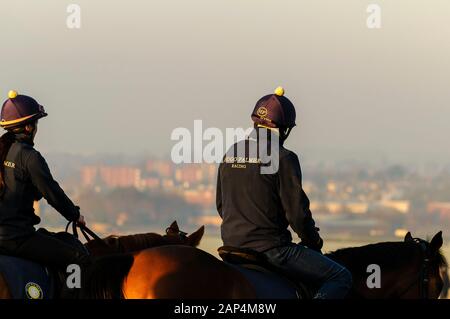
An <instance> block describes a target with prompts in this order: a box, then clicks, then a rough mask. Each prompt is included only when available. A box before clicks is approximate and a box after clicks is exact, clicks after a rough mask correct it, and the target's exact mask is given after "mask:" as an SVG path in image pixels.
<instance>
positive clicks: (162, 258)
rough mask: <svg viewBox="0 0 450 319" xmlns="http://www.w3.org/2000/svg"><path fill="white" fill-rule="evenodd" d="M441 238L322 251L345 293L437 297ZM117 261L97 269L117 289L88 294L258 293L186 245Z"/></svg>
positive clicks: (223, 295) (176, 295)
mask: <svg viewBox="0 0 450 319" xmlns="http://www.w3.org/2000/svg"><path fill="white" fill-rule="evenodd" d="M442 244H443V239H442V232H439V233H437V234H436V235H435V236H434V237H433V238H432V240H431V241H429V242H428V241H425V240H423V239H418V238H413V237H412V236H411V233H407V235H406V236H405V238H404V241H401V242H382V243H377V244H370V245H366V246H362V247H353V248H344V249H340V250H337V251H335V252H332V253H329V254H326V256H328V257H329V258H331V259H333V260H335V261H337V262H339V263H341V264H342V265H344V266H346V267H347V269H349V270H350V272H351V273H352V275H353V287H352V289H351V291H350V293H349V294H348V296H347V298H368V299H380V298H402V299H415V298H427V299H435V298H438V297H439V294H440V292H441V289H442V285H443V282H442V278H441V276H440V270H441V269H442V267H445V265H446V261H445V258H444V256H443V255H442V254H441V253H440V248H441V246H442ZM115 263H116V268H115V269H112V270H109V272H110V274H107V273H105V272H104V271H101V270H98V271H97V273H100V274H101V275H102V276H104V278H103V279H102V280H103V282H105V281H106V278H108V279H109V280H111V279H112V280H114V282H115V284H114V285H110V288H113V289H116V291H115V292H114V293H113V294H108V293H105V291H104V290H102V289H98V287H97V290H96V289H91V288H90V289H88V294H87V295H86V297H87V298H102V297H104V296H113V297H115V298H131V299H152V298H158V299H160V298H161V299H165V298H170V299H197V298H201V299H205V298H206V299H216V298H217V299H230V298H232V299H233V298H234V299H254V298H256V296H257V295H256V291H255V290H254V287H253V286H252V284H251V283H250V282H249V281H248V280H247V278H246V277H245V276H244V275H243V274H242V273H241V272H239V271H238V270H236V269H235V268H234V267H232V266H231V265H229V264H227V263H224V262H222V261H220V260H218V259H217V258H215V257H214V256H212V255H210V254H209V253H207V252H205V251H202V250H200V249H197V248H194V247H190V246H180V245H170V246H159V247H155V248H152V249H146V250H143V251H139V252H135V253H134V254H132V256H129V258H128V259H126V258H125V259H120V258H119V259H116V260H115ZM371 264H376V265H379V267H380V269H381V285H380V287H379V288H372V289H370V288H368V285H367V278H368V276H369V275H370V273H368V272H367V267H368V265H371ZM117 265H122V266H123V267H118V266H117ZM100 267H101V268H99V269H102V268H103V267H102V266H100ZM103 269H104V268H103ZM107 271H108V270H107ZM94 278H95V276H94ZM102 280H101V281H102ZM94 281H95V279H94ZM117 289H119V290H120V291H118V290H117Z"/></svg>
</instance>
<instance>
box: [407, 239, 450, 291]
mask: <svg viewBox="0 0 450 319" xmlns="http://www.w3.org/2000/svg"><path fill="white" fill-rule="evenodd" d="M404 242H406V243H414V244H416V245H417V246H418V247H420V251H421V256H422V257H421V258H420V265H419V267H420V268H419V269H420V270H419V274H420V275H419V280H418V282H417V285H413V287H411V289H410V290H411V292H414V291H419V292H420V293H419V294H420V297H422V298H433V299H436V298H438V297H439V296H440V294H441V291H442V290H443V287H444V279H445V278H444V276H443V275H442V274H443V270H445V272H446V269H447V262H446V260H445V257H444V255H443V254H442V253H441V247H442V245H443V238H442V231H439V232H438V233H436V234H435V235H434V236H433V238H432V239H431V240H430V241H429V242H428V241H426V240H424V239H421V238H414V237H413V236H412V235H411V233H410V232H408V233H407V234H406V235H405V238H404ZM414 286H415V287H414ZM406 293H409V292H408V291H406Z"/></svg>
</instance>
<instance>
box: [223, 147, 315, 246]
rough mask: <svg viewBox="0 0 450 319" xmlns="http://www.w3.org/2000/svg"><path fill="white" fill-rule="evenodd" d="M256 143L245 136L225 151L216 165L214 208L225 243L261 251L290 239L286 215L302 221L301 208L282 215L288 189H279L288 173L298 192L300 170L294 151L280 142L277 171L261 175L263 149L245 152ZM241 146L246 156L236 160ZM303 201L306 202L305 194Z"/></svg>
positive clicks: (295, 221) (299, 188)
mask: <svg viewBox="0 0 450 319" xmlns="http://www.w3.org/2000/svg"><path fill="white" fill-rule="evenodd" d="M256 143H257V141H256V140H254V139H246V140H243V141H240V142H238V143H236V144H235V145H234V146H233V147H231V148H230V150H229V151H228V152H227V154H226V156H225V158H224V161H223V162H222V163H221V164H220V167H219V175H218V182H217V183H218V185H217V209H218V211H219V214H220V215H221V217H222V219H223V222H222V226H221V233H222V240H223V242H224V245H225V246H233V247H242V248H250V249H254V250H257V251H265V250H267V249H270V248H273V247H277V246H281V245H284V244H287V243H290V242H291V241H292V236H291V233H290V232H289V231H288V229H287V228H288V226H289V220H288V218H290V217H291V218H292V221H293V222H294V223H298V222H301V223H303V220H302V219H303V217H304V216H303V215H304V214H303V212H302V211H297V212H295V216H294V215H291V216H289V214H286V211H285V209H284V208H283V203H285V202H286V198H285V197H286V196H289V195H290V194H291V190H284V189H282V187H283V186H284V185H286V183H284V182H283V181H285V180H286V179H291V176H292V177H296V178H297V180H298V183H299V184H298V185H296V186H298V190H299V191H300V190H301V185H300V181H301V172H300V165H299V164H298V158H297V156H296V155H295V153H293V152H291V151H289V150H287V149H286V148H284V147H283V146H282V145H280V146H279V169H278V171H276V172H275V173H272V174H263V173H262V172H261V167H262V164H261V163H260V161H261V157H262V156H261V155H260V154H267V152H259V154H256V156H251V155H249V151H248V150H249V149H256ZM244 146H245V149H246V150H247V151H246V155H245V157H246V158H245V159H241V162H239V159H236V156H233V155H234V154H236V150H237V149H239V148H240V147H244ZM260 148H261V145H260ZM264 151H265V150H264ZM274 158H275V157H274ZM263 162H264V160H263ZM294 183H295V182H294ZM301 194H304V193H303V191H301ZM303 201H304V204H307V201H308V199H307V197H306V195H305V196H304V198H303ZM299 204H300V203H299ZM308 204H309V203H308ZM307 206H308V205H307ZM308 211H309V209H308Z"/></svg>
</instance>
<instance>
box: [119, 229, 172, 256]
mask: <svg viewBox="0 0 450 319" xmlns="http://www.w3.org/2000/svg"><path fill="white" fill-rule="evenodd" d="M118 241H119V247H120V249H121V251H120V252H122V253H132V252H137V251H141V250H144V249H148V248H153V247H157V246H162V245H164V244H166V243H167V240H166V239H165V238H164V236H161V235H159V234H155V233H145V234H135V235H128V236H121V237H119V238H118Z"/></svg>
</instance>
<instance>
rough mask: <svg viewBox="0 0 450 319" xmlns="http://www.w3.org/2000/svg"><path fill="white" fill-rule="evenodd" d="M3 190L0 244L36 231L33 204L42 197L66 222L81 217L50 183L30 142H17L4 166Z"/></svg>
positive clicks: (42, 162) (43, 160) (40, 156)
mask: <svg viewBox="0 0 450 319" xmlns="http://www.w3.org/2000/svg"><path fill="white" fill-rule="evenodd" d="M2 164H3V165H4V181H5V188H4V192H3V194H2V198H1V199H0V240H10V239H15V238H19V237H23V236H27V235H28V234H30V233H32V232H34V231H35V229H34V225H36V224H39V222H40V218H39V217H38V216H36V215H35V214H34V208H33V202H34V201H36V200H40V199H41V198H42V197H44V198H45V199H46V200H47V202H48V203H49V204H50V205H51V206H53V207H54V208H55V209H56V210H57V211H58V212H60V213H61V214H62V215H63V216H64V217H65V218H66V219H67V220H69V221H74V220H77V219H78V218H79V216H80V212H79V209H78V207H77V206H75V205H74V204H73V203H72V201H71V200H70V199H69V198H68V197H67V196H66V194H65V193H64V191H63V190H62V189H61V187H60V186H59V185H58V183H57V182H56V181H55V180H54V179H53V177H52V175H51V173H50V170H49V168H48V165H47V163H46V161H45V159H44V158H43V157H42V155H41V154H40V153H39V152H38V151H36V150H35V149H34V148H33V143H32V142H27V141H26V140H25V139H21V138H19V137H18V138H17V139H16V141H15V142H14V143H13V144H12V145H11V148H10V149H9V151H8V154H7V156H6V160H5V162H4V163H2Z"/></svg>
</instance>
